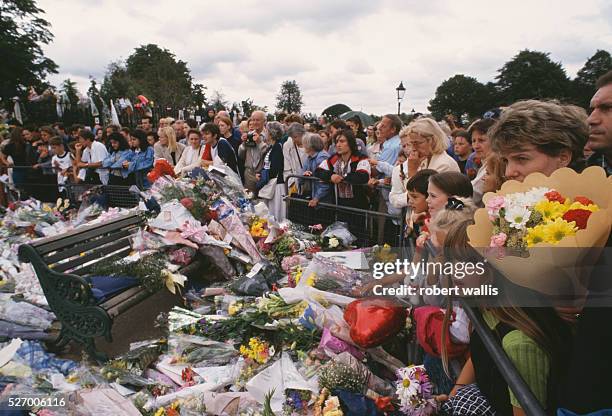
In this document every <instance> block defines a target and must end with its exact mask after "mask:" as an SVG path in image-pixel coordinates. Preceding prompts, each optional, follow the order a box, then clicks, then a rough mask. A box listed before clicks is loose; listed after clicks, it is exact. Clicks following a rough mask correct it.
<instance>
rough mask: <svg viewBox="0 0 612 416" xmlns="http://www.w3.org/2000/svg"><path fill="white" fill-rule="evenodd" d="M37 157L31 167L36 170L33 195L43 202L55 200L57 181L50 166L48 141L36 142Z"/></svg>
mask: <svg viewBox="0 0 612 416" xmlns="http://www.w3.org/2000/svg"><path fill="white" fill-rule="evenodd" d="M36 148H37V149H36V150H37V152H38V158H37V160H36V164H35V165H33V166H32V167H33V168H34V169H35V170H36V171H37V175H36V176H35V181H36V182H39V184H34V186H33V187H34V196H35V197H36V198H37V199H39V200H41V201H44V202H55V200H57V182H56V180H55V172H53V167H52V166H51V158H52V156H53V155H52V154H51V151H50V149H49V144H48V142H44V141H42V140H41V141H39V142H38V143H37V144H36Z"/></svg>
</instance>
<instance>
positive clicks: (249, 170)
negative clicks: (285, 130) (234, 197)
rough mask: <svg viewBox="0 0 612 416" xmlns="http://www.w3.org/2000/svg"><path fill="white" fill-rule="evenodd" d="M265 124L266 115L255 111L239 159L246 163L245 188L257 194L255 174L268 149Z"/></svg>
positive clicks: (243, 140)
mask: <svg viewBox="0 0 612 416" xmlns="http://www.w3.org/2000/svg"><path fill="white" fill-rule="evenodd" d="M265 123H266V113H264V112H263V111H259V110H258V111H253V114H251V119H250V129H249V132H248V133H244V134H243V135H242V144H241V145H240V148H239V149H238V157H239V158H240V159H241V160H242V161H244V186H245V188H246V189H248V190H249V191H251V192H255V185H257V177H256V176H255V174H256V173H257V171H258V170H259V167H260V165H261V162H262V161H263V157H264V155H265V151H266V149H267V147H268V146H267V144H266V140H265V138H266V131H265V128H264V126H265Z"/></svg>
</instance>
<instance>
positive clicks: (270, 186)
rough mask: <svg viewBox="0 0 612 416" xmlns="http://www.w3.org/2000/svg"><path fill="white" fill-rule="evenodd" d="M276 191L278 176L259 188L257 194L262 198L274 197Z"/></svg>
mask: <svg viewBox="0 0 612 416" xmlns="http://www.w3.org/2000/svg"><path fill="white" fill-rule="evenodd" d="M275 191H276V178H272V179H270V180H269V181H268V183H267V184H265V185H264V187H263V188H261V189H260V190H259V193H258V194H257V195H258V196H259V198H262V199H273V198H274V193H275Z"/></svg>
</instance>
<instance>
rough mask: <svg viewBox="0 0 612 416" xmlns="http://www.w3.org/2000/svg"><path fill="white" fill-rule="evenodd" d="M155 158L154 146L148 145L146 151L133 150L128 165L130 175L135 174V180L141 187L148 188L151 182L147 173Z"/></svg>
mask: <svg viewBox="0 0 612 416" xmlns="http://www.w3.org/2000/svg"><path fill="white" fill-rule="evenodd" d="M154 159H155V152H154V151H153V147H152V146H149V147H147V150H145V151H144V152H138V153H136V152H134V151H131V159H130V160H129V162H130V164H129V166H128V172H129V173H130V175H132V174H133V175H134V182H135V183H136V185H137V186H138V188H139V189H141V190H142V189H147V188H148V187H149V186H150V184H149V180H148V179H147V173H149V171H150V170H151V168H152V167H153V160H154Z"/></svg>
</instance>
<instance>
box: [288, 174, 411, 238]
mask: <svg viewBox="0 0 612 416" xmlns="http://www.w3.org/2000/svg"><path fill="white" fill-rule="evenodd" d="M291 178H296V179H302V180H307V181H311V182H315V181H320V179H319V178H316V177H311V176H300V175H289V176H288V177H287V178H286V179H285V192H286V195H287V196H286V197H285V201H286V202H287V208H286V210H287V211H286V218H287V219H288V220H290V221H292V222H294V223H297V224H301V225H305V226H310V225H315V224H321V225H322V226H324V227H325V226H327V225H329V224H331V223H333V222H335V221H344V222H347V223H348V224H349V230H350V231H351V233H353V234H354V235H355V237H357V242H356V244H357V245H358V246H360V247H370V246H373V245H376V244H383V243H387V244H389V245H391V246H393V247H403V245H404V238H403V230H404V215H403V213H402V214H400V215H391V214H389V213H387V212H379V211H374V210H366V209H359V208H353V207H348V206H343V205H337V204H332V203H326V202H319V203H318V204H317V208H311V207H309V206H308V202H309V201H310V198H309V197H310V196H309V195H307V196H302V195H300V196H294V195H292V196H289V185H288V182H289V179H291ZM353 186H363V187H368V185H353ZM377 188H378V189H379V190H381V189H390V187H389V186H386V185H382V186H379V187H377ZM332 192H333V191H332ZM298 194H299V192H298ZM379 197H380V198H382V195H379Z"/></svg>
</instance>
